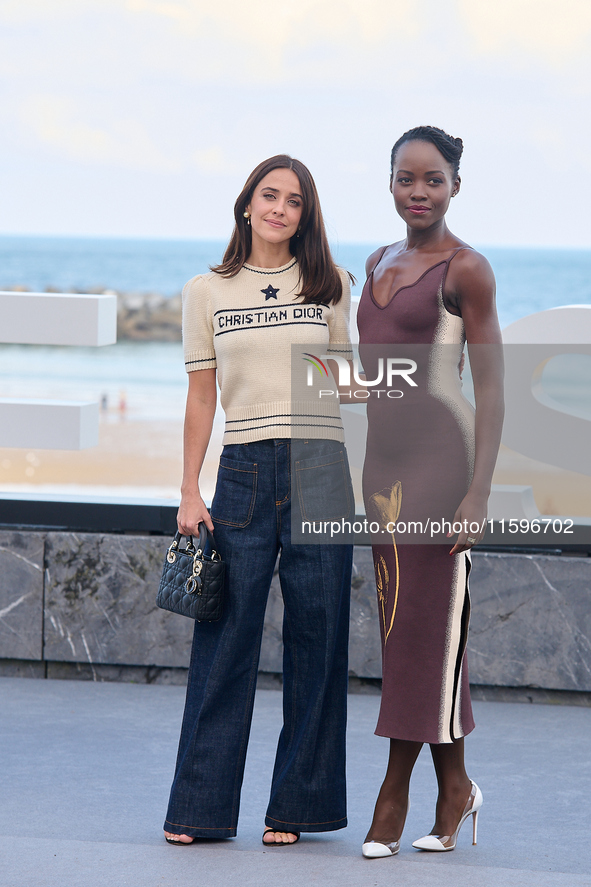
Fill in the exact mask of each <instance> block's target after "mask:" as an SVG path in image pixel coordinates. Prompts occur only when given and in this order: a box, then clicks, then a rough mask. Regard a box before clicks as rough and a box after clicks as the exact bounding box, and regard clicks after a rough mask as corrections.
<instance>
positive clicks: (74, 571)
mask: <svg viewBox="0 0 591 887" xmlns="http://www.w3.org/2000/svg"><path fill="white" fill-rule="evenodd" d="M166 545H167V540H164V539H162V538H161V537H149V536H122V535H100V534H94V533H80V534H74V533H48V534H47V538H46V566H47V575H46V589H45V659H48V660H51V661H54V662H89V663H90V662H92V663H107V664H111V665H117V664H121V665H157V666H164V667H174V666H185V665H187V664H188V661H189V651H190V644H191V636H192V629H193V621H192V620H191V619H186V618H184V617H183V616H178V615H176V614H174V613H169V612H167V611H164V610H160V609H159V608H158V607H157V606H156V593H157V590H158V584H159V581H160V573H161V569H162V563H163V560H164V554H165V551H166Z"/></svg>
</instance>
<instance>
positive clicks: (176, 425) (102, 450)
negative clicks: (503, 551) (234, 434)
mask: <svg viewBox="0 0 591 887" xmlns="http://www.w3.org/2000/svg"><path fill="white" fill-rule="evenodd" d="M222 433H223V428H222V427H221V426H219V427H218V425H217V424H216V426H214V433H213V436H212V440H211V442H210V446H209V449H208V452H207V455H206V459H205V463H204V466H203V471H202V478H201V479H202V493H203V496H204V498H205V499H206V500H211V497H212V496H213V492H214V487H215V478H216V472H217V463H218V458H219V454H220V452H221V436H222ZM182 435H183V426H182V422H180V421H177V422H158V421H129V420H126V419H118V418H117V417H116V416H109V417H106V418H103V421H102V422H101V424H100V428H99V445H98V447H94V448H92V449H88V450H80V451H61V450H19V449H0V490H4V491H5V492H9V491H10V492H12V491H15V490H17V489H18V490H26V491H27V492H34V491H35V490H37V491H39V492H54V491H57V490H61V491H63V492H68V491H69V492H72V493H75V492H81V493H89V494H92V493H93V492H94V493H96V494H101V493H102V494H111V495H119V496H125V495H144V496H146V497H151V496H158V497H167V498H168V497H170V498H174V499H177V498H178V496H179V489H180V483H181V477H182ZM355 474H356V475H359V477H357V476H356V477H355V480H356V481H357V483H356V488H357V487H358V488H359V491H360V487H361V476H360V472H355ZM493 483H495V484H526V485H529V486H531V487H532V489H533V494H534V498H535V501H536V504H537V506H538V508H539V510H540V512H541V513H542V514H557V515H571V516H577V515H578V516H585V517H588V516H589V515H590V513H591V505H590V504H589V503H591V477H586V476H585V475H581V474H577V473H576V472H574V471H565V470H563V469H560V468H553V467H552V466H550V465H545V464H544V463H542V462H536V461H534V460H533V459H528V458H527V457H526V456H522V455H520V454H519V453H516V452H514V451H512V450H509V449H508V448H507V447H504V446H503V447H501V452H500V454H499V459H498V462H497V468H496V470H495V474H494V477H493ZM356 491H357V490H356Z"/></svg>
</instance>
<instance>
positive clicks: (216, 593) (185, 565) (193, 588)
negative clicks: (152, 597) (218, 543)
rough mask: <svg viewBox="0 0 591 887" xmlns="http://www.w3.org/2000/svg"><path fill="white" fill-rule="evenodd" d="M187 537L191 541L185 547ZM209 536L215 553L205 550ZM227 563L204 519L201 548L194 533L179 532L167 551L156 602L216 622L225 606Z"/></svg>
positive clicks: (179, 611) (200, 534)
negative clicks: (182, 545) (186, 534)
mask: <svg viewBox="0 0 591 887" xmlns="http://www.w3.org/2000/svg"><path fill="white" fill-rule="evenodd" d="M183 539H187V540H188V541H187V544H186V545H185V547H184V548H181V541H182V540H183ZM208 539H209V543H210V546H211V554H204V551H205V543H206V541H207V540H208ZM225 566H226V565H225V564H224V563H223V561H222V559H221V557H220V555H219V554H218V553H217V551H216V550H215V539H214V538H213V535H212V534H211V532H210V531H209V530H208V529H207V527H206V526H205V524H204V523H203V522H202V523H200V524H199V542H198V543H197V548H195V544H194V542H193V537H192V536H183V535H182V534H181V533H177V534H176V536H175V537H174V539H173V540H172V543H171V545H170V548H169V549H168V551H167V552H166V558H165V560H164V567H163V569H162V578H161V579H160V588H159V589H158V596H157V598H156V603H157V604H158V606H159V607H162V609H163V610H170V611H171V612H172V613H179V614H180V615H181V616H188V617H189V618H190V619H196V620H197V621H198V622H216V621H217V620H218V619H219V618H220V617H221V615H222V612H223V609H224V571H225Z"/></svg>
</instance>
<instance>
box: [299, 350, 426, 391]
mask: <svg viewBox="0 0 591 887" xmlns="http://www.w3.org/2000/svg"><path fill="white" fill-rule="evenodd" d="M302 360H305V361H306V362H307V363H308V368H307V379H306V384H307V385H308V387H312V386H313V385H314V370H317V372H319V373H320V375H321V377H322V378H329V372H328V369H327V366H326V363H325V361H327V360H334V361H336V363H337V364H338V368H339V374H338V386H339V389H340V396H341V398H342V397H350V398H355V399H357V400H367V399H368V398H369V397H371V396H372V395H374V396H376V397H380V396H381V395H382V394H384V395H385V396H386V397H390V398H399V397H404V391H402V390H401V389H400V388H394V383H395V382H396V383H398V384H401V382H406V384H407V385H410V386H411V387H412V388H417V387H418V386H417V383H416V382H415V380H414V379H412V378H411V376H412V374H413V373H414V372H415V371H416V369H417V362H416V360H411V359H410V358H408V357H387V358H386V359H385V360H384V358H383V357H380V358H378V366H377V375H376V378H375V379H366V378H365V377H363V378H362V376H361V372H362V370H361V368H360V366H359V359H358V358H357V357H355V358H354V359H353V361H352V364H353V380H354V382H355V384H356V385H358V386H360V387H359V388H357V389H355V388H353V387H352V385H351V363H350V362H349V361H348V360H347V359H346V358H344V357H341V356H340V355H336V354H321V355H320V357H316V355H315V354H309V353H308V352H304V355H303V357H302ZM384 383H385V386H386V387H385V388H378V387H377V386H378V385H382V384H384ZM337 393H339V392H337V391H335V390H334V389H320V390H319V392H318V397H320V398H322V397H334V396H335V395H336V394H337Z"/></svg>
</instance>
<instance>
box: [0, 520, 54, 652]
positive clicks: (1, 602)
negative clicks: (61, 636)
mask: <svg viewBox="0 0 591 887" xmlns="http://www.w3.org/2000/svg"><path fill="white" fill-rule="evenodd" d="M43 544H44V535H43V533H22V532H12V531H9V530H2V531H0V659H31V660H40V659H42V658H43Z"/></svg>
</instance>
